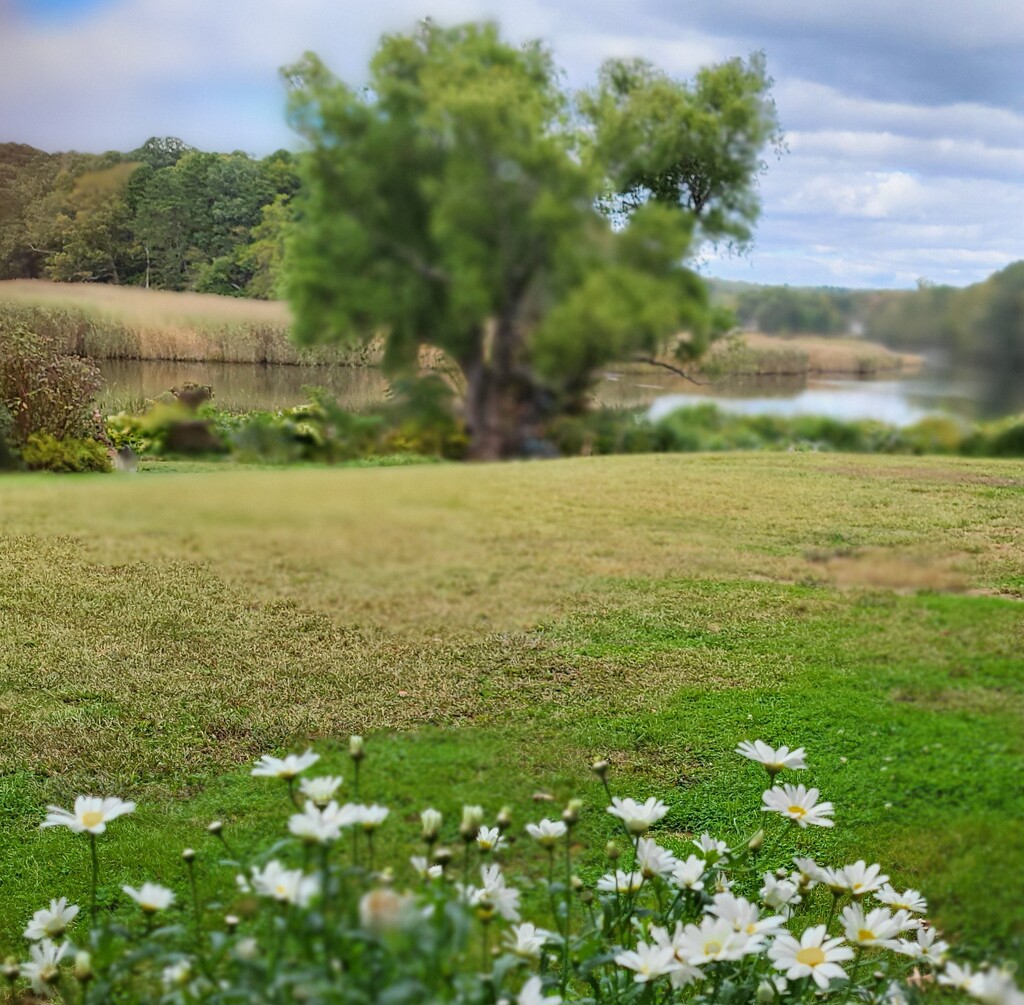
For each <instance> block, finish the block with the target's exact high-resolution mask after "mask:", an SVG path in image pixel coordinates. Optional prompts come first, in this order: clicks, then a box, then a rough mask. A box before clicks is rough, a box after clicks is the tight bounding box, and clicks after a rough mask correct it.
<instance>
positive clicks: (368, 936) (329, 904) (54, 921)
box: [6, 737, 1024, 1005]
mask: <svg viewBox="0 0 1024 1005" xmlns="http://www.w3.org/2000/svg"><path fill="white" fill-rule="evenodd" d="M737 753H739V754H740V755H742V756H743V757H746V758H748V759H749V760H750V761H751V762H753V763H752V765H751V768H750V770H751V771H763V772H765V773H766V783H767V787H766V788H765V789H764V791H763V794H762V797H761V805H760V806H759V807H753V806H752V807H751V808H750V811H749V812H747V813H746V824H747V826H748V827H749V830H750V831H751V833H747V834H745V835H744V836H741V837H738V838H737V837H733V838H732V840H731V841H730V842H728V843H727V842H726V841H725V840H723V839H722V838H721V836H719V835H714V836H713V835H711V834H707V833H705V834H702V835H700V836H699V837H697V838H694V839H693V840H692V841H691V840H689V839H688V838H687V837H685V836H683V835H681V834H680V833H678V832H672V831H667V832H659V830H658V829H657V828H658V824H659V821H661V820H662V819H663V818H665V817H666V815H667V814H668V813H669V809H670V808H669V807H668V806H667V805H666V804H665V803H664V802H662V801H661V800H659V799H656V798H653V797H652V798H648V799H646V800H643V801H640V800H634V799H631V798H621V797H619V796H618V795H614V794H613V793H612V791H611V786H610V782H609V776H608V772H609V765H608V763H607V762H604V761H598V762H596V763H595V764H594V766H593V769H594V772H595V773H596V774H597V776H598V777H599V778H600V780H601V782H602V784H603V786H604V790H605V793H606V795H607V805H605V806H604V807H593V808H587V807H585V806H584V805H583V804H582V803H581V802H580V801H578V800H573V801H570V802H569V804H568V805H567V806H566V807H565V809H564V810H563V811H562V812H561V813H560V814H559V813H556V814H554V816H553V818H544V819H541V820H539V821H537V822H532V823H528V824H526V825H525V827H524V828H520V827H516V828H515V832H516V833H519V834H523V835H526V836H528V837H529V839H530V841H531V843H532V844H533V845H534V847H535V848H536V849H537V855H535V856H534V858H535V859H536V858H537V857H538V856H539V858H540V861H541V866H540V868H539V869H538V868H534V870H533V873H534V875H530V870H529V869H524V868H523V866H522V865H517V864H516V863H515V861H514V860H513V858H512V848H513V843H512V841H510V840H509V839H510V837H511V836H512V833H514V832H512V831H511V830H510V828H511V827H512V821H511V819H510V816H509V814H508V812H507V811H501V812H500V813H498V815H497V817H496V818H494V820H493V822H490V821H488V820H487V817H486V814H485V812H484V810H483V808H481V807H479V806H466V807H464V808H463V810H462V813H461V819H460V820H459V821H458V823H457V824H455V823H450V822H447V821H446V819H445V817H444V816H442V814H441V813H440V812H438V811H437V810H435V809H433V808H431V807H427V808H424V809H423V810H422V812H421V813H420V814H419V818H418V819H416V817H415V816H413V817H412V820H415V834H416V836H415V837H414V838H413V837H412V835H410V838H411V839H412V840H411V849H410V850H412V851H414V852H415V853H414V854H413V855H412V856H411V857H409V858H408V859H407V860H405V861H401V860H397V859H396V860H392V861H387V862H384V861H381V860H380V856H379V832H380V830H381V829H382V828H384V827H388V828H390V829H392V830H394V829H396V828H402V827H405V828H409V824H410V822H411V821H410V819H408V818H407V819H405V820H395V819H394V817H393V816H392V814H391V812H390V810H389V809H388V808H387V807H385V806H382V805H378V804H372V805H367V804H366V803H365V802H361V801H360V796H359V783H360V767H361V766H362V765H363V763H364V757H365V754H366V751H365V748H364V746H363V742H362V738H360V737H352V738H351V741H350V754H351V757H352V770H353V777H352V780H351V785H350V788H351V795H352V800H351V801H348V802H344V803H342V802H341V800H340V798H339V797H338V794H339V792H340V791H341V790H342V788H343V787H344V784H345V783H344V781H343V779H341V778H339V777H319V778H303V779H301V780H300V776H301V775H304V774H305V773H306V772H308V770H309V769H310V768H311V767H312V766H313V765H314V764H315V763H316V762H317V760H318V755H317V754H314V753H312V752H311V751H307V752H306V753H305V754H302V755H294V754H291V755H288V756H287V757H285V758H282V759H278V758H275V757H270V756H264V757H261V758H260V759H259V761H258V762H257V763H256V766H255V767H254V768H253V770H252V774H253V775H254V776H258V777H259V778H260V779H261V780H263V784H277V785H279V786H280V792H281V799H282V817H284V816H286V815H287V817H288V819H287V835H288V836H286V837H284V838H283V839H277V840H274V839H273V838H272V837H271V836H270V835H267V840H268V842H270V841H271V840H274V843H272V844H268V846H267V847H266V848H265V849H264V850H263V851H262V852H261V853H260V854H258V855H256V856H255V857H253V858H247V857H240V856H239V855H238V854H237V851H236V849H235V845H234V844H233V840H234V839H233V837H232V836H230V835H229V834H228V833H226V828H225V827H224V825H223V824H221V823H219V822H217V821H214V822H212V823H211V824H210V825H209V827H208V828H207V830H208V833H209V835H210V837H208V838H207V840H208V841H212V842H216V843H217V844H219V854H220V856H221V867H222V868H223V869H224V870H225V871H226V872H227V873H228V875H229V876H230V875H231V874H234V875H235V877H236V881H235V887H234V893H233V894H231V895H230V896H228V897H227V898H225V899H223V900H211V899H209V898H207V897H206V896H204V895H203V894H202V893H201V892H200V885H199V883H198V882H197V871H198V870H197V859H200V858H201V859H202V860H203V862H204V870H205V869H206V867H207V863H208V862H209V861H210V859H211V858H212V857H214V856H213V855H211V854H210V853H204V854H203V855H201V856H200V855H199V854H197V852H196V851H194V850H193V849H191V848H187V849H185V850H184V851H183V852H182V859H183V862H184V869H185V875H186V879H187V882H186V883H185V884H184V888H183V889H179V890H171V889H170V888H167V887H164V886H162V885H159V884H156V883H153V882H150V881H147V880H145V877H140V879H141V880H142V882H141V883H140V885H139V886H138V887H133V886H128V885H126V886H124V887H123V892H124V895H125V897H124V900H123V901H122V902H121V903H120V905H115V909H114V910H113V911H110V910H107V909H106V908H104V909H103V910H102V911H101V910H100V907H99V905H98V904H97V897H96V893H97V888H98V882H99V875H100V871H101V863H102V858H103V856H102V846H103V844H104V843H105V842H106V841H107V840H108V838H107V836H106V834H105V832H106V828H107V825H108V824H111V823H112V822H113V821H115V820H116V818H118V817H120V816H123V815H125V814H128V813H131V812H133V811H134V809H135V804H134V803H132V802H124V801H122V800H121V799H119V798H114V797H108V798H104V799H100V798H98V797H91V796H79V797H78V798H77V799H76V800H75V803H74V806H73V808H72V809H71V810H65V809H61V808H59V807H56V806H51V807H49V811H48V813H47V814H46V817H45V819H44V820H43V821H42V824H41V826H42V827H44V828H50V827H66V828H68V829H69V830H71V831H73V832H75V833H78V834H81V835H82V836H83V841H82V848H81V854H82V856H83V862H85V861H88V862H89V863H90V872H91V881H90V894H89V898H88V903H87V905H86V906H85V908H84V910H83V908H82V907H80V906H79V905H75V904H69V903H68V901H67V899H66V898H64V897H59V898H56V899H53V900H51V901H50V903H49V906H43V907H41V908H40V910H38V911H37V912H36V913H35V914H34V916H33V917H32V918H31V919H27V920H28V924H27V927H26V929H25V938H26V939H27V940H29V942H30V945H29V949H28V953H27V955H28V957H29V959H28V960H27V961H26V962H24V963H22V964H21V965H20V966H18V965H13V964H12V965H8V967H7V968H6V975H7V978H8V981H9V982H10V983H11V985H12V986H13V987H14V988H15V989H18V988H25V989H26V990H27V988H31V990H32V991H34V992H35V993H37V994H59V995H61V996H62V997H63V998H64V999H65V1000H68V1001H80V1002H83V1003H84V1002H86V1001H87V999H88V1000H89V1001H93V1002H108V1001H110V1002H112V1001H118V1002H126V1003H134V1002H151V1001H158V1000H159V1001H164V1002H174V1003H188V1002H200V1001H202V1002H211V1003H221V1002H223V1003H227V1002H255V1003H260V1002H267V1003H270V1002H274V1003H280V1002H287V1001H297V1002H308V1003H327V1002H345V1003H360V1005H362V1003H366V1005H369V1003H382V1005H413V1003H416V1005H421V1003H431V1002H437V1003H441V1002H445V1003H459V1005H461V1003H467V1005H496V1003H503V1002H507V1003H509V1005H511V1003H512V1002H513V1001H515V1002H516V1003H517V1005H559V1003H560V1002H562V1001H566V1002H570V1001H579V1002H585V1003H604V1005H631V1003H639V1005H655V1003H658V1005H661V1003H666V1005H667V1003H670V1002H680V1003H682V1002H695V1003H707V1005H714V1003H721V1005H727V1003H728V1005H740V1003H752V1002H757V1003H760V1005H769V1003H780V1005H782V1003H810V1002H819V1001H831V1002H836V1003H840V1002H850V1001H855V1002H866V1003H878V1005H882V1003H890V1005H895V1003H903V1002H912V1001H917V1000H920V999H921V998H922V997H927V999H928V1000H932V999H942V1000H945V999H946V997H947V994H951V995H952V997H953V998H957V997H959V996H960V995H962V994H966V995H968V996H970V997H972V998H974V999H975V1000H977V1001H979V1002H982V1003H983V1005H1021V1003H1022V1002H1024V996H1022V995H1021V992H1020V991H1019V990H1017V988H1016V986H1015V984H1014V981H1013V978H1012V976H1011V975H1010V973H1009V972H1008V971H1006V970H1003V969H1000V968H999V967H995V966H987V965H986V966H983V967H979V968H978V969H974V968H972V967H971V966H969V965H967V964H965V963H961V962H957V961H956V958H955V956H954V954H953V951H952V949H951V947H950V945H949V944H948V943H947V942H946V941H945V940H944V939H943V937H942V934H941V933H940V932H939V931H938V930H937V929H936V928H935V927H933V926H932V925H931V924H930V923H929V922H928V921H927V920H926V919H927V909H928V905H927V902H926V900H925V898H924V896H922V894H921V893H920V892H918V891H917V890H913V889H907V890H902V891H901V890H899V889H897V888H895V887H893V886H892V885H890V884H889V882H888V879H889V877H888V876H887V875H885V874H884V873H883V871H882V867H881V866H879V865H877V864H868V863H867V862H866V861H863V860H859V861H857V862H855V863H851V864H847V865H844V866H827V865H823V864H820V863H818V862H817V861H815V859H814V858H813V857H812V851H813V846H814V840H813V837H814V832H815V831H817V830H818V829H823V828H830V827H832V825H833V812H834V810H833V806H832V804H831V803H830V802H826V801H823V800H821V799H820V798H819V792H818V790H817V789H816V788H807V787H805V786H804V785H803V784H792V783H790V782H789V781H788V780H787V781H785V782H782V783H781V784H780V783H779V782H778V778H777V776H778V775H780V774H783V773H785V776H786V777H787V779H788V778H789V777H790V773H795V772H801V771H804V770H806V769H807V765H806V762H805V753H804V750H803V748H799V749H796V750H789V748H787V747H780V748H779V749H777V750H776V749H773V748H771V747H770V746H768V745H767V744H765V743H763V742H762V741H759V740H758V741H753V742H751V741H744V742H743V743H741V744H740V745H739V747H738V748H737ZM364 770H365V769H364ZM586 813H590V814H596V815H597V816H599V817H600V818H601V819H602V820H604V821H606V826H605V830H606V831H607V832H608V834H609V835H611V838H612V839H611V840H609V841H608V843H607V845H606V846H605V848H604V851H603V855H602V856H601V857H602V858H603V859H604V864H605V871H604V873H603V874H602V875H599V876H597V875H596V874H595V879H594V880H593V881H588V880H584V879H582V878H581V877H580V875H579V872H578V866H579V865H580V862H581V859H582V856H583V853H584V849H583V848H581V846H580V837H579V834H580V831H579V830H578V824H579V822H580V819H581V816H582V815H583V814H586ZM764 814H767V816H765V815H764ZM758 818H760V819H758ZM116 826H117V825H116V824H114V827H115V828H116ZM613 828H614V829H613ZM597 829H600V828H598V827H591V828H589V830H597ZM790 835H796V837H797V838H798V840H799V844H800V846H801V848H802V849H803V853H802V854H800V855H797V856H796V857H794V858H793V859H792V860H791V862H789V863H786V862H785V861H784V858H783V857H782V856H781V855H780V853H779V852H778V851H777V850H773V849H777V848H779V847H780V845H785V844H787V843H788V841H789V838H790ZM601 840H602V841H603V840H604V838H603V837H602V838H601ZM520 847H521V843H520ZM537 873H539V875H536V874H537ZM513 882H514V883H515V885H513Z"/></svg>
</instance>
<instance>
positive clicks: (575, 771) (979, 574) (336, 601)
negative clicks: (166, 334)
mask: <svg viewBox="0 0 1024 1005" xmlns="http://www.w3.org/2000/svg"><path fill="white" fill-rule="evenodd" d="M1022 528H1024V464H1022V463H1020V462H997V461H971V460H951V459H939V458H924V459H908V458H885V457H862V456H842V455H815V454H796V455H760V454H758V455H741V454H731V455H722V456H710V455H691V456H678V455H677V456H659V457H614V458H587V459H578V460H567V461H559V462H547V463H532V464H530V463H523V464H506V465H500V466H496V465H495V466H449V465H429V466H416V467H404V468H398V467H396V468H377V469H359V470H351V469H350V470H346V469H335V470H326V469H315V468H309V469H289V470H255V469H245V470H240V469H236V468H233V467H232V466H231V465H218V466H216V467H207V466H205V465H203V464H201V463H196V464H189V465H176V464H172V463H167V462H164V463H156V462H149V463H148V464H147V465H146V468H145V470H144V471H143V472H141V473H140V474H138V475H136V476H96V477H91V476H88V477H87V476H82V477H79V478H57V477H43V476H10V477H7V478H5V479H4V480H3V481H0V553H2V554H3V556H4V563H3V567H4V574H5V575H4V588H3V590H2V591H0V675H2V685H0V707H2V710H3V713H4V718H5V727H6V728H5V729H4V731H3V733H2V734H0V737H2V738H0V774H2V778H0V805H2V807H3V813H4V817H5V838H6V840H5V841H4V843H3V845H2V847H0V889H2V890H3V898H2V901H0V951H4V950H5V947H6V946H8V945H11V944H13V943H14V942H15V941H16V940H17V936H18V933H19V931H20V928H21V927H22V926H23V925H24V922H25V920H26V918H27V916H28V915H29V914H30V913H31V911H32V910H33V909H35V908H37V907H39V906H40V905H41V904H42V902H43V900H44V899H45V898H48V897H49V896H55V895H58V894H67V895H69V896H71V897H75V898H81V897H82V896H83V895H84V891H85V889H86V884H87V870H86V857H87V852H86V850H85V846H84V843H83V842H81V840H80V839H77V838H76V837H75V836H74V835H70V834H67V833H66V832H62V833H56V832H42V833H41V832H40V831H39V830H38V829H37V824H38V822H39V820H40V819H41V818H42V814H43V808H44V806H45V804H46V803H48V802H57V803H64V804H67V803H68V801H69V800H70V799H71V798H73V796H74V795H75V794H76V793H77V792H80V791H95V792H102V793H110V794H117V795H120V796H122V797H125V798H134V799H137V800H138V802H139V804H140V809H139V812H138V813H137V814H136V815H135V816H133V817H131V818H128V819H127V820H124V821H118V822H117V825H116V828H115V829H116V833H112V834H111V835H109V840H107V839H106V838H105V839H104V842H103V849H102V850H103V853H104V861H105V862H106V863H107V864H108V867H109V869H108V872H107V874H106V879H105V883H104V889H103V891H102V893H103V897H104V901H105V902H108V903H110V902H113V901H115V900H116V899H117V898H118V896H119V894H118V892H117V891H119V889H120V884H121V883H123V882H130V883H136V884H137V883H138V881H140V880H142V879H156V880H158V881H159V880H162V881H171V880H175V881H180V879H181V865H180V860H179V858H178V852H179V850H180V849H181V848H182V847H183V846H185V845H186V844H190V845H195V846H196V847H197V848H198V849H199V852H200V860H199V861H200V866H201V869H200V875H201V879H202V882H203V883H204V884H205V885H206V887H208V888H209V889H210V890H214V889H220V890H222V891H223V889H224V888H223V887H218V886H217V882H216V880H215V879H214V873H213V870H212V867H211V865H210V862H211V861H212V860H213V859H214V858H216V857H217V851H216V849H215V848H211V847H210V839H208V838H204V836H203V828H204V826H205V823H206V822H207V821H208V820H210V819H213V818H214V817H217V818H221V819H224V820H226V821H228V832H229V833H230V834H231V835H232V839H233V840H235V841H237V842H239V843H241V844H244V843H246V842H251V841H252V840H253V834H254V833H255V830H256V828H258V827H259V826H265V825H266V824H267V822H268V821H270V820H279V819H280V818H281V815H282V806H281V795H280V793H279V792H277V791H276V790H273V787H272V786H271V785H270V784H269V783H265V782H264V783H262V784H260V783H259V781H258V780H252V779H249V778H248V775H247V765H248V764H249V762H250V761H251V760H252V759H254V758H255V757H256V756H257V755H258V754H260V753H263V752H266V751H283V750H286V749H295V748H300V749H304V747H305V745H306V744H307V742H308V741H310V740H312V741H313V742H315V743H316V744H317V745H318V747H319V748H320V749H323V750H324V751H326V752H327V753H328V757H327V759H326V760H327V765H328V767H337V768H338V769H339V770H340V771H341V772H342V773H343V774H348V767H347V765H346V763H345V758H344V756H343V754H342V749H343V740H344V737H346V736H347V734H348V733H349V732H353V731H356V732H363V733H366V734H368V735H370V741H369V749H370V758H369V760H368V761H367V765H366V770H367V775H366V779H367V786H368V788H367V790H366V794H367V795H369V796H370V797H371V798H377V799H380V800H381V801H384V802H386V803H387V804H388V805H389V806H391V807H392V809H393V818H392V820H391V821H389V823H388V825H387V828H386V830H388V829H390V830H391V831H392V833H397V832H398V831H401V830H403V828H404V829H405V830H406V831H408V832H410V833H411V832H412V826H413V825H412V824H411V823H410V821H411V820H412V819H413V814H414V813H415V812H416V811H417V810H419V809H420V808H422V806H424V805H426V804H428V803H432V804H433V805H436V806H437V807H438V808H440V809H442V810H444V811H445V812H446V813H447V814H448V817H449V820H451V818H452V817H453V816H454V815H455V814H456V811H457V808H458V806H459V805H460V804H461V801H462V800H464V799H474V800H479V801H482V802H483V803H484V804H485V805H486V807H487V809H488V810H489V811H490V812H494V811H496V810H497V809H498V807H499V806H500V805H501V804H502V803H508V804H509V805H511V806H512V807H513V809H514V813H515V818H516V826H515V831H516V832H518V833H522V825H523V823H525V822H526V821H527V820H530V819H537V818H538V817H539V816H541V815H543V814H544V813H550V809H549V808H548V807H547V806H546V805H545V804H540V805H537V804H536V803H534V802H533V798H532V797H533V796H534V794H535V793H538V792H550V793H552V794H554V795H555V796H557V797H559V798H564V797H567V796H569V795H570V794H581V795H582V796H583V797H584V798H586V799H587V800H588V802H589V807H590V808H589V809H588V810H587V811H586V812H585V815H584V823H583V827H584V828H585V833H587V834H588V835H589V836H591V837H594V838H601V837H602V835H605V834H608V835H610V834H611V833H612V828H611V819H610V818H609V817H607V815H606V814H604V813H603V811H602V802H601V796H600V792H599V788H598V786H597V785H596V783H595V782H594V781H593V780H592V779H591V778H590V777H589V775H588V771H587V764H588V763H589V761H590V759H591V758H592V757H593V756H596V755H605V756H608V757H609V758H610V760H611V761H612V763H613V765H614V768H613V784H614V785H615V787H616V790H617V791H619V792H621V793H623V794H633V795H641V796H646V795H655V794H656V795H660V796H662V797H663V798H665V799H666V800H667V801H668V802H669V803H670V804H671V806H672V807H673V810H672V813H671V814H670V816H669V817H668V818H667V820H666V824H667V827H666V829H665V830H664V831H663V832H662V833H663V835H665V836H666V837H667V839H668V840H669V842H670V843H671V842H672V841H675V842H676V845H677V847H681V846H682V842H684V841H685V840H686V839H687V836H688V835H692V834H693V833H699V832H700V831H702V830H703V829H704V828H711V829H712V831H713V832H717V833H719V834H721V836H726V837H731V836H733V835H735V834H736V833H737V832H741V831H742V832H747V833H749V831H751V830H753V829H754V828H755V827H756V826H758V824H759V823H760V819H759V818H760V814H759V812H758V810H757V805H758V800H759V793H760V790H761V787H762V784H761V783H762V778H761V776H760V775H759V774H758V772H757V771H756V770H755V768H754V767H753V766H751V765H749V764H748V763H746V762H741V761H740V759H739V758H737V757H736V756H735V755H733V754H732V753H731V751H732V748H733V747H734V746H735V745H736V743H737V742H738V741H739V740H741V739H744V738H754V737H761V738H764V739H766V740H769V741H774V742H777V743H781V742H786V743H789V744H790V745H794V744H802V745H805V746H806V747H807V748H808V754H809V762H810V764H811V765H812V769H813V770H812V771H810V772H808V773H807V775H808V776H809V778H808V779H807V781H808V783H809V784H815V785H818V786H820V788H821V789H822V790H823V794H824V797H825V798H828V799H831V800H832V801H834V802H835V804H836V808H837V809H836V818H837V823H838V825H837V827H836V828H835V829H834V831H831V832H820V831H819V832H818V833H815V834H814V835H808V839H809V848H811V849H812V850H814V851H815V852H816V853H819V854H820V856H821V858H822V859H823V860H831V861H838V862H842V861H849V860H852V859H853V858H859V857H866V858H868V859H869V860H877V861H880V862H882V863H884V864H886V865H887V866H888V867H889V868H888V870H887V871H889V872H890V873H891V874H892V875H893V877H894V881H897V882H900V883H906V884H910V885H913V886H915V887H919V888H921V889H923V890H924V891H925V893H926V894H927V895H928V896H929V897H930V899H931V901H932V903H933V905H934V908H935V910H934V914H935V916H936V917H937V918H938V920H939V922H940V924H941V925H943V926H944V927H945V928H946V929H947V930H949V931H950V932H951V933H955V934H957V935H958V936H959V937H960V938H961V940H963V941H964V942H965V943H966V946H967V949H966V951H967V952H968V953H971V952H975V953H980V954H983V955H991V954H992V953H995V954H996V955H998V954H1000V953H1001V954H1004V955H1007V956H1010V957H1011V958H1016V959H1017V960H1018V961H1020V962H1024V949H1022V940H1024V917H1022V912H1021V911H1020V903H1021V902H1022V899H1024V843H1022V842H1021V840H1020V833H1021V831H1020V827H1021V818H1022V814H1024V788H1022V786H1021V784H1020V779H1021V777H1022V775H1021V771H1022V768H1024V729H1022V725H1024V659H1022V655H1021V654H1022V651H1024V650H1022V642H1024V609H1022V608H1021V604H1020V600H1021V598H1022V597H1024V561H1022V555H1024V529H1022ZM803 780H804V779H801V781H803ZM792 850H793V849H792V848H781V849H779V850H778V851H776V852H775V853H773V854H774V858H773V859H772V861H770V862H768V863H766V864H767V865H774V864H777V861H780V860H781V858H782V856H783V854H784V853H785V852H791V851H792ZM591 868H596V864H594V865H592V866H591ZM229 879H230V877H229ZM79 902H80V901H79Z"/></svg>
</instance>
